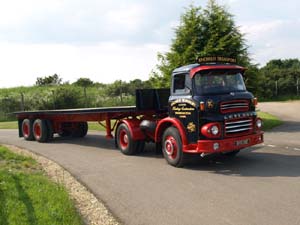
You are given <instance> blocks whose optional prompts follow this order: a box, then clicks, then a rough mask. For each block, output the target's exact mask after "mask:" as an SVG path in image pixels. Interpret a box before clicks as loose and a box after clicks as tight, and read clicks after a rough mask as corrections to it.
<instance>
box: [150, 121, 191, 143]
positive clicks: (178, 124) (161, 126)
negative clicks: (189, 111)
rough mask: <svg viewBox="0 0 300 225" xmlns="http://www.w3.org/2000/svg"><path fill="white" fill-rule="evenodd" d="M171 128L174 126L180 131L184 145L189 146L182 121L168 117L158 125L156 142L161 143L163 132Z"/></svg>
mask: <svg viewBox="0 0 300 225" xmlns="http://www.w3.org/2000/svg"><path fill="white" fill-rule="evenodd" d="M169 126H174V127H176V128H177V129H178V131H179V134H180V137H181V140H182V145H187V144H188V141H187V137H186V133H185V129H184V127H183V125H182V123H181V122H180V120H178V119H176V118H171V117H166V118H164V119H162V120H160V121H159V122H158V124H157V127H156V130H155V142H160V141H161V137H162V132H163V131H164V130H165V128H167V127H169Z"/></svg>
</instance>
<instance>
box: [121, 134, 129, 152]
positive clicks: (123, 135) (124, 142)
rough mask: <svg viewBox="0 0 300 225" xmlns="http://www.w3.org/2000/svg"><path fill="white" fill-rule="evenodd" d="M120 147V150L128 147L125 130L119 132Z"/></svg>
mask: <svg viewBox="0 0 300 225" xmlns="http://www.w3.org/2000/svg"><path fill="white" fill-rule="evenodd" d="M119 141H120V145H121V148H122V149H125V148H127V147H128V144H129V143H128V135H127V132H126V131H125V130H121V131H120V137H119Z"/></svg>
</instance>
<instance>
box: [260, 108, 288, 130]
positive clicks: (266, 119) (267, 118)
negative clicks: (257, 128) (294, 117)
mask: <svg viewBox="0 0 300 225" xmlns="http://www.w3.org/2000/svg"><path fill="white" fill-rule="evenodd" d="M258 116H259V117H260V118H261V119H262V120H263V130H264V131H267V130H270V129H272V128H274V127H277V126H279V125H281V124H282V123H283V122H282V121H281V120H280V119H279V118H278V117H276V116H273V115H271V114H269V113H266V112H258Z"/></svg>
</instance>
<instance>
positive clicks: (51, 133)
mask: <svg viewBox="0 0 300 225" xmlns="http://www.w3.org/2000/svg"><path fill="white" fill-rule="evenodd" d="M46 124H47V129H48V140H52V139H53V135H54V131H53V125H52V122H51V121H50V120H46Z"/></svg>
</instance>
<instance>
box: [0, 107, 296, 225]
mask: <svg viewBox="0 0 300 225" xmlns="http://www.w3.org/2000/svg"><path fill="white" fill-rule="evenodd" d="M279 107H281V106H280V105H279ZM291 108H292V109H293V107H291ZM298 112H299V111H298ZM298 112H297V111H295V112H293V113H294V114H297V113H298ZM298 116H299V113H298ZM299 118H300V116H299V117H298V118H297V117H295V120H296V121H300V119H299ZM295 132H299V130H298V131H297V130H296V131H295ZM282 134H285V132H284V130H281V131H280V132H273V133H272V134H271V136H272V135H273V136H272V137H270V138H269V136H268V134H267V135H266V136H267V137H266V139H268V144H267V145H264V146H259V147H253V148H249V149H246V150H244V151H243V152H241V154H240V155H238V157H237V158H235V159H233V160H227V159H224V158H218V159H216V160H196V161H193V162H191V164H190V165H189V166H187V167H186V168H183V169H177V168H173V167H171V166H169V165H167V164H166V163H165V161H164V159H163V158H162V157H161V156H157V155H155V154H154V153H153V152H151V151H150V150H151V146H150V147H149V148H150V150H149V148H148V151H146V152H145V153H143V154H141V155H139V156H131V157H126V156H124V155H122V154H120V153H119V152H118V151H117V150H115V149H114V144H113V141H106V140H105V139H104V137H103V136H101V135H99V134H98V133H94V132H91V133H89V135H88V136H87V137H86V138H84V139H81V140H79V139H78V140H71V139H66V138H57V139H55V141H54V142H53V143H47V144H39V143H36V142H27V141H24V140H23V139H19V138H17V132H16V131H15V130H0V143H9V144H14V145H17V146H20V147H24V148H27V149H30V150H32V151H34V152H37V153H38V154H41V155H44V156H46V157H48V158H50V159H52V160H54V161H56V162H58V163H59V164H61V165H62V166H63V167H65V168H66V169H68V170H69V171H70V172H71V173H72V174H73V175H74V176H75V177H77V178H78V179H79V180H80V181H81V182H82V183H84V184H85V185H87V186H88V187H89V188H90V190H92V191H93V192H94V194H95V195H96V196H97V197H99V198H100V199H102V200H103V201H104V202H105V203H106V205H107V206H108V207H109V208H110V209H111V210H112V212H113V213H114V214H115V215H116V216H117V217H118V218H119V219H120V220H121V221H122V222H123V223H125V224H130V225H135V224H138V225H141V224H171V225H176V224H180V225H182V224H188V225H193V224H214V225H218V224H222V225H223V224H243V225H245V224H251V225H252V224H259V225H261V224H264V225H268V224H270V225H271V224H272V225H275V224H280V225H281V224H285V225H286V224H293V225H294V224H300V179H299V177H300V150H295V148H296V149H297V147H298V146H297V142H295V143H292V145H291V146H286V144H289V142H288V141H286V140H284V141H283V142H282V143H279V144H282V145H277V144H276V143H275V144H273V145H272V138H273V139H274V138H275V139H276V140H274V141H278V140H279V142H280V140H281V139H282ZM299 137H300V136H298V139H299ZM269 141H270V142H269ZM286 147H289V148H286Z"/></svg>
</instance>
